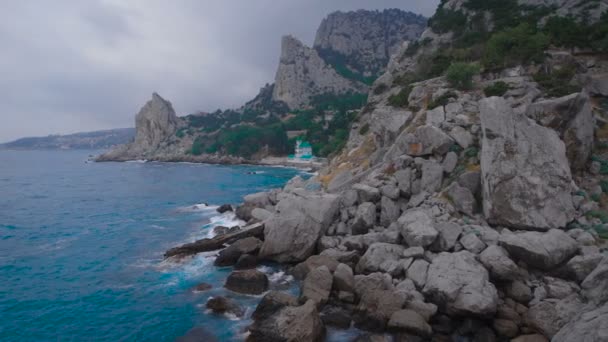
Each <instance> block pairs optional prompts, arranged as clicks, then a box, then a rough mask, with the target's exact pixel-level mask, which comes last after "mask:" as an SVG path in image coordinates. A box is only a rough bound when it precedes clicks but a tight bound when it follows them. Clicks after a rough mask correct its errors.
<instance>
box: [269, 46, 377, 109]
mask: <svg viewBox="0 0 608 342" xmlns="http://www.w3.org/2000/svg"><path fill="white" fill-rule="evenodd" d="M366 91H367V86H366V85H364V84H362V83H359V82H356V81H353V80H349V79H347V78H345V77H343V76H340V75H339V74H338V73H337V72H336V70H334V69H333V68H332V67H331V66H330V65H329V64H327V63H326V62H325V61H324V60H323V59H322V58H321V57H320V56H319V54H318V53H317V51H316V50H314V49H312V48H310V47H307V46H306V45H304V44H303V43H302V42H300V41H299V40H298V39H296V38H294V37H292V36H285V37H283V40H282V42H281V59H280V62H279V68H278V70H277V73H276V77H275V86H274V90H273V93H272V95H273V96H272V97H273V100H275V101H282V102H284V103H285V104H287V106H289V108H291V109H296V108H302V107H306V106H307V105H308V104H309V103H310V100H311V97H313V96H315V95H320V94H324V93H335V94H343V93H347V92H366Z"/></svg>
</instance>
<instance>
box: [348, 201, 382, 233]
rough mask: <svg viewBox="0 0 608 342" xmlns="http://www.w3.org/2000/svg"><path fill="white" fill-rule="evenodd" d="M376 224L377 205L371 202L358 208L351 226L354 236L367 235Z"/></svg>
mask: <svg viewBox="0 0 608 342" xmlns="http://www.w3.org/2000/svg"><path fill="white" fill-rule="evenodd" d="M375 223H376V205H375V204H374V203H371V202H364V203H361V204H360V205H359V207H358V208H357V213H356V214H355V220H354V222H353V224H352V226H351V232H352V234H354V235H362V234H367V232H368V231H369V230H370V229H371V228H373V227H374V224H375Z"/></svg>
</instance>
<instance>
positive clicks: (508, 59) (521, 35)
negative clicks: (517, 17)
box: [482, 24, 549, 69]
mask: <svg viewBox="0 0 608 342" xmlns="http://www.w3.org/2000/svg"><path fill="white" fill-rule="evenodd" d="M547 47H549V38H548V37H547V36H546V35H545V34H543V33H542V32H536V30H535V28H533V27H531V26H530V25H528V24H521V25H518V26H517V27H513V28H509V29H506V30H504V31H500V32H497V33H495V34H493V35H492V37H491V38H490V40H489V41H488V42H487V44H486V48H485V53H484V56H483V60H482V61H483V65H484V66H485V67H486V68H490V69H499V68H507V67H512V66H515V65H519V64H526V63H529V62H541V61H542V60H543V58H544V51H545V50H546V49H547Z"/></svg>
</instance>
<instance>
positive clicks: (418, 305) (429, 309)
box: [405, 300, 437, 322]
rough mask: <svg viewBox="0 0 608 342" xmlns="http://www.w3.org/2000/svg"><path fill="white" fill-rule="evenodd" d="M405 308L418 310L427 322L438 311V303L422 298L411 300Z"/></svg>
mask: <svg viewBox="0 0 608 342" xmlns="http://www.w3.org/2000/svg"><path fill="white" fill-rule="evenodd" d="M405 308H406V309H409V310H412V311H415V312H417V313H418V314H419V315H420V316H422V318H424V319H425V320H426V321H427V322H428V321H429V320H430V319H431V317H433V316H434V315H435V314H436V313H437V305H435V304H432V303H425V302H423V301H420V300H412V301H409V302H408V303H407V304H406V305H405Z"/></svg>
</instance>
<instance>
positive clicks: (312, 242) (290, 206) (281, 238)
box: [259, 194, 340, 262]
mask: <svg viewBox="0 0 608 342" xmlns="http://www.w3.org/2000/svg"><path fill="white" fill-rule="evenodd" d="M339 205H340V197H339V196H337V195H330V194H324V195H315V194H305V195H295V194H293V195H288V196H286V197H285V198H283V199H282V200H281V201H279V203H278V204H277V206H276V208H277V210H276V211H277V213H276V214H274V215H273V216H271V217H270V218H268V219H267V220H266V228H265V229H264V244H263V245H262V248H261V249H260V253H259V256H260V257H261V258H266V259H272V260H275V261H278V262H299V261H304V260H306V258H308V257H309V256H310V255H311V254H312V253H313V252H314V249H315V246H316V243H317V240H318V239H319V238H320V237H321V235H322V234H324V233H325V231H326V230H327V228H328V227H329V224H330V223H331V222H332V219H333V218H334V216H335V215H336V213H337V212H338V208H339Z"/></svg>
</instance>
